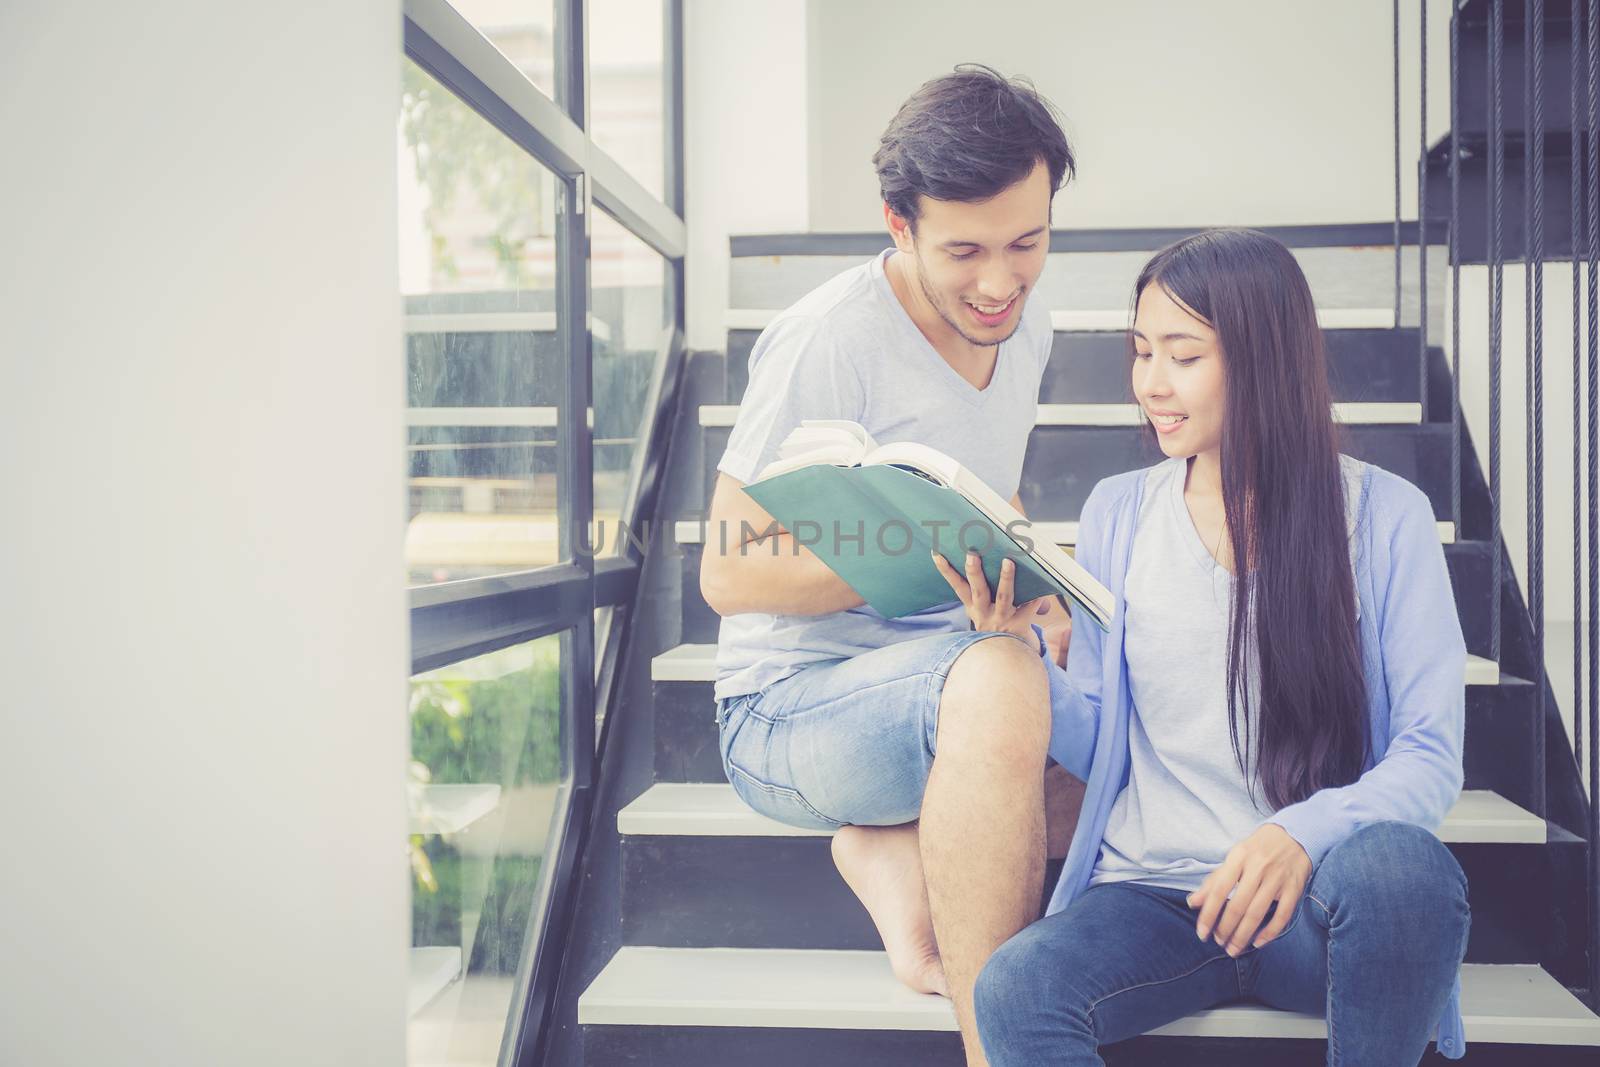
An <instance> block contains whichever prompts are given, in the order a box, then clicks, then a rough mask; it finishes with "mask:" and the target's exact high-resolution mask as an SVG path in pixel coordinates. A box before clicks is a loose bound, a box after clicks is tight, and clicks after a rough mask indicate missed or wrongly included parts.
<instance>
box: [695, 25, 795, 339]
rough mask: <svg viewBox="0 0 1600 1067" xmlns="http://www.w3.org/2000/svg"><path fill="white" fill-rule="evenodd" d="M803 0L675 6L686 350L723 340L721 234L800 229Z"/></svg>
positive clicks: (724, 255)
mask: <svg viewBox="0 0 1600 1067" xmlns="http://www.w3.org/2000/svg"><path fill="white" fill-rule="evenodd" d="M806 3H807V0H762V2H761V3H749V2H748V0H690V2H689V3H687V4H685V5H684V111H685V117H684V171H685V174H684V180H685V183H686V184H685V189H684V215H685V222H686V223H687V224H688V228H689V249H688V257H687V277H686V278H685V290H686V297H685V299H686V302H687V307H686V309H685V311H686V318H687V329H688V335H689V345H690V347H692V348H707V349H721V348H722V347H723V346H724V345H725V344H726V341H727V338H726V335H725V333H724V328H723V313H724V312H725V311H726V309H727V306H728V237H729V235H731V234H745V233H773V232H778V233H790V232H796V231H803V230H805V229H807V228H808V219H807V193H806V180H807V163H806V47H807V46H806Z"/></svg>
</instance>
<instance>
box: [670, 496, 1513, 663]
mask: <svg viewBox="0 0 1600 1067" xmlns="http://www.w3.org/2000/svg"><path fill="white" fill-rule="evenodd" d="M1040 525H1041V526H1042V525H1044V524H1043V523H1040ZM650 677H651V679H652V680H654V681H657V682H714V681H716V679H717V646H716V645H712V644H701V645H678V646H677V647H676V648H672V649H668V650H667V651H665V652H663V653H661V654H660V655H659V656H657V657H656V658H655V659H653V660H651V661H650ZM1466 684H1467V685H1499V684H1500V665H1499V664H1498V663H1495V662H1494V661H1493V660H1487V659H1484V658H1483V657H1482V656H1468V657H1467V666H1466Z"/></svg>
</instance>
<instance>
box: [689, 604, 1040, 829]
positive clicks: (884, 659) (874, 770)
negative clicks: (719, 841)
mask: <svg viewBox="0 0 1600 1067" xmlns="http://www.w3.org/2000/svg"><path fill="white" fill-rule="evenodd" d="M991 637H999V638H1008V637H1009V635H1007V634H1004V633H999V632H995V631H972V630H969V631H958V632H955V633H947V634H934V635H932V636H930V637H919V638H916V639H914V640H910V641H902V642H900V643H898V644H893V645H886V646H885V647H883V648H876V649H873V650H872V651H870V652H864V653H862V654H861V655H859V656H853V657H851V658H849V659H841V660H829V661H825V662H822V663H816V664H813V665H811V666H808V667H804V668H802V669H801V670H799V671H798V672H796V673H795V674H791V675H790V676H789V677H787V678H782V679H780V680H778V681H776V682H774V683H772V684H771V685H769V686H767V688H765V689H763V690H761V691H760V692H758V693H745V694H743V695H740V696H733V697H727V698H725V699H723V700H721V701H718V703H717V731H718V735H719V738H718V739H719V744H720V751H721V753H722V769H723V772H724V773H726V774H727V776H728V781H729V782H730V783H731V784H732V785H733V790H734V792H735V793H737V794H738V795H739V797H740V799H742V800H743V801H744V802H745V803H746V804H748V805H749V806H750V807H751V808H753V809H755V810H756V811H757V812H759V813H761V814H762V815H765V816H767V817H768V818H772V819H776V820H777V821H779V822H781V823H785V824H787V825H790V826H798V827H802V828H806V829H816V830H836V829H838V828H839V827H840V826H845V825H857V826H898V825H900V824H902V823H908V822H911V821H913V820H914V819H916V818H917V816H918V814H919V812H920V811H921V809H922V792H923V789H924V788H925V787H926V786H927V784H928V772H929V770H930V769H932V767H933V753H934V743H935V740H936V739H937V737H938V725H939V698H940V696H941V694H942V693H943V692H944V683H945V679H946V678H947V677H949V675H950V668H951V666H952V665H954V663H955V661H956V659H957V658H958V657H959V656H960V655H961V653H962V652H964V651H966V650H967V649H968V648H969V647H971V646H972V645H974V644H976V643H977V642H979V641H982V640H984V639H986V638H991Z"/></svg>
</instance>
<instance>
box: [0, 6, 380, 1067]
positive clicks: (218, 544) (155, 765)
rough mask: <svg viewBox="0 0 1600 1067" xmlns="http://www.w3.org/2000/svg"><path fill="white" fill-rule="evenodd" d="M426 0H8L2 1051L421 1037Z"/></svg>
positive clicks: (143, 1051) (1, 415) (1, 76)
mask: <svg viewBox="0 0 1600 1067" xmlns="http://www.w3.org/2000/svg"><path fill="white" fill-rule="evenodd" d="M399 72H400V19H399V9H398V5H397V4H395V3H394V2H393V0H358V2H350V3H340V4H320V3H307V2H304V0H291V2H287V3H281V4H274V5H260V4H252V5H226V4H224V5H217V4H213V3H201V2H198V0H187V2H181V0H177V2H171V3H166V4H162V5H159V9H152V8H151V7H150V6H149V5H138V4H123V5H118V4H91V3H83V2H67V0H52V2H49V3H46V2H43V0H39V2H32V3H27V4H25V5H23V6H20V7H19V5H17V4H7V5H6V6H5V7H4V9H3V13H0V127H3V128H4V129H5V130H6V166H5V167H4V169H3V173H0V187H3V188H0V203H3V204H4V211H5V215H6V225H5V229H6V262H7V267H8V268H9V269H8V270H7V271H6V274H7V281H6V284H5V285H4V286H0V312H3V321H4V323H5V342H4V343H5V355H4V359H5V364H4V365H5V372H6V376H5V385H4V388H3V389H0V452H3V454H4V455H5V456H6V471H7V475H6V499H5V506H4V514H5V521H4V522H3V523H0V588H3V589H4V590H5V593H4V601H5V606H4V608H3V624H0V625H3V637H0V677H3V678H4V679H5V686H6V693H5V700H4V702H3V707H4V711H3V715H4V722H5V732H4V737H5V741H4V745H5V750H6V753H7V759H6V765H7V766H6V773H5V775H4V776H3V777H0V782H3V785H0V797H3V799H4V804H3V807H4V810H5V811H6V812H7V814H8V819H7V845H6V860H5V867H6V872H7V874H6V877H5V880H4V889H3V890H0V900H3V904H0V955H3V956H4V959H5V961H6V962H5V967H4V977H3V978H0V1003H3V1004H4V1005H5V1009H4V1015H5V1020H6V1021H5V1025H4V1026H3V1027H0V1062H4V1063H8V1064H36V1065H45V1064H50V1065H54V1064H91V1063H123V1064H140V1063H149V1064H162V1065H188V1064H195V1065H200V1064H205V1065H212V1064H223V1063H226V1064H235V1065H251V1064H261V1065H263V1067H265V1065H268V1064H271V1065H274V1067H277V1065H281V1064H285V1063H294V1064H351V1063H382V1064H399V1063H402V1062H403V1061H404V1055H405V1052H404V1035H405V987H406V964H407V944H408V940H409V937H408V935H409V904H408V899H407V870H406V861H405V852H404V840H405V834H406V807H405V794H404V768H405V760H406V744H407V737H406V725H405V724H406V718H405V708H406V705H405V699H406V679H407V674H408V662H407V633H406V600H405V595H404V588H403V581H404V571H403V556H402V538H403V522H404V510H403V506H404V483H403V474H404V470H403V456H402V444H403V441H404V431H403V424H402V412H403V409H404V395H403V375H404V367H403V360H402V354H401V353H402V348H401V332H400V314H399V310H400V309H399V302H398V295H397V289H396V268H395V257H396V237H395V230H396V227H395V218H396V214H395V212H396V206H395V146H394V124H395V115H396V104H397V100H398V78H399Z"/></svg>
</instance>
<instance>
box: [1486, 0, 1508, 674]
mask: <svg viewBox="0 0 1600 1067" xmlns="http://www.w3.org/2000/svg"><path fill="white" fill-rule="evenodd" d="M1505 14H1506V13H1505V0H1494V2H1493V6H1492V15H1491V21H1490V24H1489V86H1490V92H1489V188H1490V196H1489V549H1490V552H1492V553H1493V557H1492V560H1493V567H1492V575H1493V577H1492V579H1491V583H1492V584H1491V586H1490V595H1489V642H1490V646H1491V649H1492V651H1491V655H1490V658H1491V659H1493V660H1494V661H1495V662H1496V663H1498V662H1500V575H1501V568H1500V553H1501V548H1500V545H1501V537H1500V377H1501V368H1500V356H1501V326H1502V315H1503V304H1504V301H1505V275H1504V264H1503V262H1502V254H1503V249H1502V247H1501V229H1500V226H1501V220H1502V219H1503V218H1504V216H1505V210H1504V209H1505V122H1504V119H1503V118H1502V114H1501V110H1502V109H1501V99H1502V95H1503V94H1502V82H1503V80H1504V79H1503V73H1504V72H1503V69H1502V68H1503V67H1504V52H1505V29H1506V24H1505Z"/></svg>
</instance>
